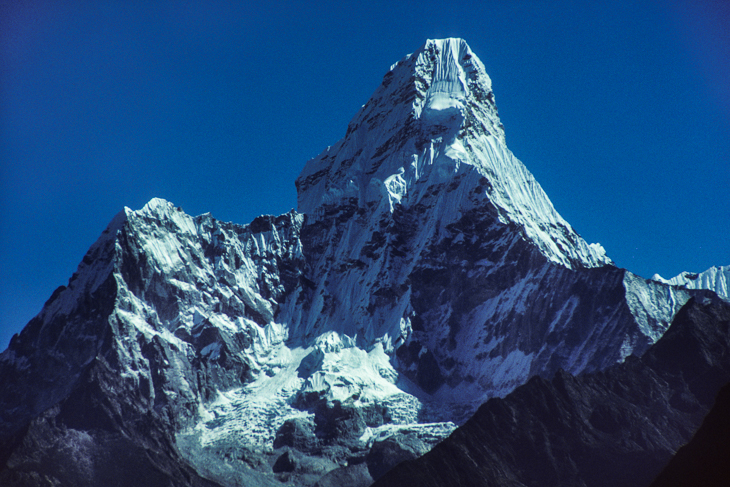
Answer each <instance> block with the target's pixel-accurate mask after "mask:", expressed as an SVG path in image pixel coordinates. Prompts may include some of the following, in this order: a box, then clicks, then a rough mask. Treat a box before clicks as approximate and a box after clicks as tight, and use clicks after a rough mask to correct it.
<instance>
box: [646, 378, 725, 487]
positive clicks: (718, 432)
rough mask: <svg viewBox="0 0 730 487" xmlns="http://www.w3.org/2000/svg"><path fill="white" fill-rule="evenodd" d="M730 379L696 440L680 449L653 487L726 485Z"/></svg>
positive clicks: (695, 436) (710, 486)
mask: <svg viewBox="0 0 730 487" xmlns="http://www.w3.org/2000/svg"><path fill="white" fill-rule="evenodd" d="M728 438H730V383H728V384H726V385H725V386H724V387H723V388H722V389H720V392H719V393H718V394H717V399H716V401H715V404H714V406H712V409H711V410H710V412H709V413H708V414H707V416H706V417H705V420H704V421H703V422H702V426H700V429H699V430H697V433H695V435H694V436H693V437H692V440H691V441H690V442H689V443H687V444H686V445H684V446H683V447H682V448H680V449H679V451H678V452H677V454H676V455H674V457H673V458H672V460H671V461H670V462H669V464H668V465H667V466H666V468H664V470H662V472H661V473H660V474H659V476H658V477H657V478H656V479H655V480H654V482H653V483H652V484H651V487H670V486H677V487H679V486H684V485H702V486H705V487H715V486H716V487H722V486H724V485H727V483H728V479H730V443H729V442H728V441H727V439H728Z"/></svg>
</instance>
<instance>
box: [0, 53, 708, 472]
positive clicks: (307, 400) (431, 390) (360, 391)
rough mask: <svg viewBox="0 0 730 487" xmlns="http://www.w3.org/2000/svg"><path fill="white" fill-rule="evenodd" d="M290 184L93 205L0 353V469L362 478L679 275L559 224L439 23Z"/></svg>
mask: <svg viewBox="0 0 730 487" xmlns="http://www.w3.org/2000/svg"><path fill="white" fill-rule="evenodd" d="M296 185H297V191H298V200H299V212H295V211H292V212H290V213H287V214H284V215H281V216H278V217H274V216H261V217H259V218H256V219H255V220H254V221H253V222H251V223H250V224H248V225H237V224H233V223H225V222H220V221H217V220H216V219H214V218H213V217H212V216H210V215H209V214H205V215H201V216H197V217H191V216H189V215H187V214H185V213H184V212H183V211H182V210H181V209H179V208H175V207H174V205H172V204H171V203H169V202H166V201H163V200H159V199H154V200H152V201H150V202H149V203H148V204H147V205H146V206H145V207H144V208H143V209H142V210H138V211H132V210H129V209H125V210H124V211H122V212H121V213H120V214H119V215H117V217H115V218H114V220H113V221H112V222H111V224H110V225H109V227H108V228H107V229H106V230H105V232H104V233H103V234H102V236H101V238H100V239H99V240H98V241H97V242H96V243H95V244H94V245H93V246H92V247H91V249H90V250H89V252H88V253H87V255H86V256H85V257H84V259H83V261H82V263H81V264H80V265H79V268H78V271H77V272H76V273H75V274H74V275H73V276H72V277H71V279H70V280H69V283H68V286H62V287H60V288H59V289H57V290H56V291H55V292H54V293H53V295H52V296H51V297H50V299H49V300H48V302H47V303H46V305H45V306H44V308H43V310H42V311H41V312H40V314H39V315H38V316H37V317H36V318H34V319H33V320H31V322H30V323H28V325H27V326H26V327H25V329H24V330H23V331H22V332H21V333H20V334H19V335H18V336H16V337H14V338H13V340H12V341H11V343H10V346H9V348H8V349H7V350H6V351H5V352H3V354H2V355H0V468H1V469H2V471H0V481H1V482H4V483H10V484H14V485H45V484H50V485H53V484H54V483H72V484H74V485H98V484H99V483H102V484H103V483H107V482H106V480H107V478H106V477H104V475H112V476H113V477H114V479H115V482H116V485H147V484H149V485H165V482H166V483H167V484H169V485H209V484H211V483H214V484H219V485H238V484H249V483H254V484H259V485H268V484H271V485H281V484H282V483H284V484H290V485H313V484H314V483H315V482H318V481H319V483H320V485H331V484H332V482H339V481H342V482H344V480H343V479H350V480H348V481H347V482H349V483H352V484H353V485H354V484H355V483H358V482H359V483H366V482H369V481H370V480H371V479H372V478H373V477H377V476H379V475H380V474H382V472H383V468H384V465H385V464H384V463H383V462H385V461H386V459H385V458H384V457H378V456H377V452H378V451H379V450H378V448H384V447H385V446H387V445H391V444H390V443H388V441H389V438H394V440H393V441H396V440H398V441H396V443H397V445H398V446H397V451H398V452H399V453H398V455H400V454H404V455H406V454H407V455H410V453H408V452H411V453H413V454H420V453H421V452H422V451H423V450H424V449H428V448H431V447H432V446H433V445H435V444H436V443H437V442H438V441H440V440H441V439H443V438H444V437H446V436H448V434H449V433H451V432H452V431H453V430H454V428H455V427H456V424H460V423H463V422H464V421H465V420H466V419H467V418H468V417H469V416H470V415H471V414H472V413H473V412H474V411H475V410H476V408H477V407H478V406H479V405H480V404H482V403H483V402H484V401H485V400H487V399H489V398H491V397H501V396H504V395H506V394H508V393H509V392H511V391H512V390H513V389H514V388H515V387H517V386H519V385H521V384H523V383H525V382H526V381H527V380H528V379H529V377H531V376H534V375H538V376H541V377H552V376H553V375H554V374H555V373H556V371H558V370H565V371H567V372H569V373H571V374H578V373H581V372H585V371H596V370H601V369H604V368H606V367H609V366H611V365H612V364H614V363H617V362H621V361H623V360H624V359H625V358H626V357H628V356H630V355H631V354H635V355H641V354H642V353H643V352H644V351H646V350H647V349H648V348H649V347H650V346H651V345H652V344H653V343H654V342H655V341H656V340H657V339H659V337H661V336H662V334H663V333H664V331H665V330H666V328H667V327H668V325H669V323H670V321H671V319H672V318H673V316H674V315H675V314H676V312H677V310H679V308H680V307H681V306H682V305H683V304H684V303H685V302H687V300H688V299H690V297H691V296H692V295H693V294H697V293H699V292H700V291H696V290H690V289H686V288H681V287H677V286H672V285H668V284H665V283H660V282H656V281H648V280H644V279H642V278H640V277H638V276H635V275H633V274H631V273H630V272H628V271H626V270H623V269H618V268H616V267H614V266H613V265H612V264H611V262H610V260H609V259H608V258H607V257H606V255H605V252H604V251H603V249H602V248H601V247H600V245H597V244H591V245H589V244H587V243H586V242H585V241H584V240H583V239H582V238H581V237H580V236H579V235H578V234H577V233H575V231H574V230H573V229H572V228H571V227H570V225H569V224H568V223H567V222H565V220H563V219H562V218H561V217H560V215H558V213H557V212H556V211H555V209H554V208H553V206H552V204H551V203H550V201H549V199H548V198H547V196H546V195H545V193H544V192H543V191H542V189H541V188H540V186H539V184H538V183H537V182H536V181H535V179H534V178H533V177H532V175H531V174H530V173H529V171H528V170H527V169H526V168H525V166H524V165H523V164H522V163H521V162H520V161H518V160H517V159H516V158H515V157H514V156H513V155H512V153H511V152H510V151H509V150H508V149H507V147H506V145H505V136H504V131H503V127H502V125H501V123H500V122H499V118H498V116H497V109H496V104H495V98H494V93H493V92H492V88H491V81H490V79H489V77H488V76H487V74H486V72H485V71H484V67H483V65H482V64H481V62H480V61H479V59H478V58H477V57H476V56H475V55H474V53H473V52H471V50H470V49H469V47H468V46H467V45H466V43H465V42H464V41H462V40H459V39H446V40H437V41H428V42H426V44H425V45H424V46H423V47H422V48H421V49H419V50H418V51H416V52H415V53H413V54H411V55H409V56H406V57H405V58H403V59H402V60H401V61H399V62H398V63H396V64H395V65H393V66H392V67H391V69H390V70H389V71H388V73H386V75H385V77H384V78H383V82H382V84H381V86H380V87H379V88H378V89H377V90H376V91H375V93H374V94H373V97H372V98H371V100H370V101H369V102H368V103H367V104H366V105H365V106H363V108H362V109H361V110H360V111H359V113H358V114H357V115H356V116H355V118H354V119H353V121H352V122H351V123H350V125H349V126H348V129H347V132H346V135H345V137H344V138H343V139H342V140H341V141H339V142H338V143H337V144H335V145H334V146H332V147H329V148H328V149H327V150H325V151H324V152H323V153H322V154H321V155H319V156H318V157H317V158H315V159H313V160H311V161H309V162H308V163H307V164H306V166H305V168H304V170H303V171H302V173H301V175H300V177H299V178H298V179H297V182H296ZM374 446H377V448H375V450H373V448H374ZM391 446H393V447H394V448H396V446H394V445H391ZM394 451H395V450H394ZM122 453H124V454H122ZM378 458H381V459H380V460H378ZM387 461H390V459H387ZM115 462H116V463H115ZM110 464H114V465H115V466H114V467H109V465H110ZM114 468H117V469H123V470H124V471H135V472H139V473H140V476H142V477H144V478H143V479H137V478H134V479H132V478H131V477H130V478H129V480H128V479H127V477H125V476H123V475H116V473H115V472H117V470H114ZM162 479H166V480H165V481H163V480H162ZM337 479H339V480H337ZM355 479H358V480H357V482H356V481H355ZM145 482H146V483H145ZM328 482H329V484H328Z"/></svg>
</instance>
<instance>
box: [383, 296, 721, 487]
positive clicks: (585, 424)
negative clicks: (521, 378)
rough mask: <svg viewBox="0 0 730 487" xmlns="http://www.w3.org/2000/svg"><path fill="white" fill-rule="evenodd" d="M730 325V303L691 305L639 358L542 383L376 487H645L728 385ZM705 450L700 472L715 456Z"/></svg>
mask: <svg viewBox="0 0 730 487" xmlns="http://www.w3.org/2000/svg"><path fill="white" fill-rule="evenodd" d="M728 325H730V304H728V303H727V302H724V301H722V300H720V299H719V298H718V297H717V296H716V295H713V294H711V293H707V294H706V295H705V296H703V297H699V298H692V299H691V300H690V301H689V302H688V303H687V304H686V305H685V306H684V307H683V308H682V309H681V310H680V312H679V313H677V316H676V317H675V319H674V321H673V323H672V325H671V327H670V328H669V330H667V332H666V333H665V335H664V336H663V337H662V338H661V339H660V340H659V341H658V342H657V343H656V344H655V345H654V346H652V347H651V348H650V349H649V350H648V351H647V352H646V353H645V354H644V355H643V356H642V357H641V358H635V357H632V358H631V360H627V361H626V362H624V363H622V364H617V365H614V366H612V367H609V368H608V369H606V370H605V371H601V372H595V373H591V374H581V375H578V376H573V375H571V374H568V373H567V372H564V371H559V372H558V373H557V374H556V375H555V376H554V377H553V378H552V380H546V379H543V378H539V377H534V378H532V379H531V380H530V381H528V382H527V383H526V384H525V385H523V386H521V387H519V388H518V389H516V390H515V391H514V392H513V393H511V394H509V395H508V396H507V397H506V398H504V399H499V398H495V399H491V400H489V401H488V402H487V403H486V404H484V405H483V406H482V407H481V408H479V410H478V411H477V413H476V414H475V415H474V416H473V417H472V418H471V419H470V420H469V421H468V422H467V423H466V424H464V425H463V426H462V427H460V428H459V429H457V430H456V431H455V432H454V433H453V434H452V435H451V436H450V437H449V438H448V439H446V440H445V441H443V442H442V443H441V444H439V445H438V446H436V448H434V449H433V450H431V451H430V452H429V453H427V454H426V455H424V456H423V457H421V458H419V459H417V460H411V461H408V462H405V463H402V464H400V465H399V466H397V467H396V468H394V469H393V470H391V471H390V472H388V473H387V474H385V476H384V477H383V478H381V479H380V480H379V481H378V482H376V483H375V484H374V485H375V486H377V487H380V486H383V487H385V486H400V485H414V484H417V485H423V486H431V485H433V486H437V485H438V486H449V485H454V486H461V485H470V486H482V485H484V486H487V485H489V486H513V487H518V486H529V485H540V486H637V487H638V486H647V485H649V484H650V483H651V482H652V480H653V479H654V478H655V477H656V476H657V475H658V474H659V473H660V472H661V470H662V469H663V467H664V466H665V465H666V464H667V461H668V460H669V459H670V458H671V457H672V455H673V454H674V452H675V451H676V450H677V448H679V447H680V446H682V445H683V444H684V443H686V442H687V441H688V440H689V439H690V438H691V436H692V434H693V433H694V431H695V430H696V429H697V427H698V426H699V425H700V422H701V421H702V418H703V416H704V415H705V414H706V413H707V411H708V410H709V409H710V407H711V406H712V405H713V401H714V399H715V396H716V395H717V393H718V391H719V390H720V388H721V387H722V386H723V385H724V384H726V383H727V382H728V381H729V380H730V328H729V326H728ZM719 407H723V406H719ZM715 414H717V413H715ZM713 418H714V420H715V422H716V424H724V423H726V422H727V421H723V420H722V419H720V423H717V420H718V419H719V418H717V416H716V415H715V416H708V420H710V421H712V420H713ZM726 429H727V428H725V430H726ZM700 431H702V430H700ZM700 435H701V433H698V436H700ZM706 435H707V432H705V436H706ZM714 436H715V440H714V443H711V445H713V446H718V445H725V446H723V447H722V448H724V450H723V449H719V450H716V451H717V453H720V452H723V451H724V452H726V451H727V447H726V443H727V438H726V437H722V438H720V437H718V436H717V435H714ZM690 445H691V444H690ZM688 448H689V445H688ZM710 449H711V447H710V448H708V446H705V450H701V451H709V450H710ZM698 453H699V452H698V451H697V450H695V457H694V461H695V465H696V467H695V468H696V470H697V471H699V470H701V469H702V468H698V467H700V466H701V465H704V464H705V461H706V460H707V459H708V458H711V457H702V459H700V458H698V457H697V454H698ZM720 455H722V454H720ZM679 457H680V455H679V454H678V455H677V458H676V459H675V460H679ZM725 457H727V455H725ZM685 458H687V457H686V456H685ZM725 459H727V458H725ZM718 460H719V459H718ZM677 463H678V462H675V461H674V460H673V464H677ZM686 463H687V462H685V465H686ZM715 463H716V464H718V467H720V465H719V463H720V462H715ZM720 468H721V467H720ZM680 469H681V467H676V468H674V469H673V470H671V471H669V470H668V471H667V475H665V476H664V479H663V482H662V483H659V484H658V485H666V484H667V483H668V481H670V482H671V480H675V481H676V480H677V477H676V476H674V472H677V471H678V470H680ZM685 471H687V470H685ZM725 471H727V469H725ZM701 478H703V477H702V476H701V475H698V476H689V475H686V474H685V476H684V477H683V479H684V480H687V482H685V483H682V482H679V483H673V484H672V485H707V484H705V483H703V482H698V481H699V480H700V479H701ZM716 478H717V477H716ZM689 480H692V481H689ZM727 480H728V477H727V476H725V477H724V482H725V483H724V484H722V485H725V484H726V483H727ZM718 485H721V484H718Z"/></svg>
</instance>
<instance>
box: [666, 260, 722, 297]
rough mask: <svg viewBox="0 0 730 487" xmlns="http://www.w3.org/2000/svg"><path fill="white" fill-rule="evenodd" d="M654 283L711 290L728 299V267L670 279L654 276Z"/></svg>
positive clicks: (685, 274)
mask: <svg viewBox="0 0 730 487" xmlns="http://www.w3.org/2000/svg"><path fill="white" fill-rule="evenodd" d="M652 279H653V280H654V281H658V282H663V283H665V284H670V285H672V286H681V287H685V288H687V289H711V290H712V291H715V292H716V293H717V294H718V295H719V296H721V297H724V298H725V299H730V265H726V266H717V267H710V268H709V269H707V270H706V271H704V272H699V273H696V272H682V273H681V274H679V275H678V276H674V277H673V278H671V279H664V278H662V276H660V275H659V274H654V276H653V277H652Z"/></svg>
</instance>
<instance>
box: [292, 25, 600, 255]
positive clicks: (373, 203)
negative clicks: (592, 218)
mask: <svg viewBox="0 0 730 487" xmlns="http://www.w3.org/2000/svg"><path fill="white" fill-rule="evenodd" d="M296 183H297V190H298V204H299V211H300V212H302V213H306V214H307V215H308V217H309V218H313V219H317V220H321V219H323V218H325V217H328V216H332V212H333V209H335V210H336V211H340V210H341V209H342V208H345V207H349V208H350V209H351V213H352V212H354V211H358V212H359V214H360V215H362V214H365V213H367V214H376V215H377V214H382V213H384V212H391V213H392V212H393V211H394V208H395V207H396V206H399V205H400V206H404V207H406V208H412V207H416V206H418V205H421V206H428V207H432V208H433V207H440V210H434V211H435V212H436V213H434V216H433V220H434V224H437V225H448V224H449V223H451V222H452V221H453V219H454V218H458V216H459V215H460V214H462V213H464V212H468V211H470V210H472V209H473V208H474V207H485V208H486V207H488V208H489V211H490V212H493V213H495V214H496V216H497V218H498V219H499V221H500V222H502V223H503V224H508V223H510V224H517V225H518V226H519V227H520V228H521V229H522V234H523V237H524V238H526V239H527V240H530V241H532V242H533V243H534V244H535V245H537V247H538V248H540V250H541V252H542V253H543V254H544V255H545V256H546V257H548V258H549V259H550V260H552V261H554V262H557V263H560V264H562V265H564V266H566V267H571V268H572V267H576V266H578V267H595V266H600V265H605V264H609V263H610V262H611V261H610V259H609V258H608V257H607V256H606V254H605V251H604V250H603V248H602V247H601V246H600V245H597V244H594V245H588V244H587V243H586V242H585V241H584V240H583V239H582V238H581V237H580V236H579V235H577V234H576V233H575V232H574V230H573V229H572V228H571V227H570V225H569V224H568V223H567V222H566V221H565V220H563V218H562V217H561V216H560V215H559V214H558V213H557V211H556V210H555V208H554V207H553V205H552V203H551V202H550V200H549V199H548V197H547V195H546V194H545V192H544V191H543V190H542V188H541V187H540V185H539V184H538V183H537V181H535V179H534V177H533V176H532V174H531V173H530V172H529V171H528V170H527V168H525V166H524V165H523V164H522V163H521V162H520V161H519V160H518V159H517V158H516V157H514V155H513V154H512V153H511V152H510V151H509V149H507V147H506V145H505V138H504V130H503V127H502V124H501V123H500V121H499V116H498V113H497V107H496V104H495V99H494V93H493V92H492V82H491V80H490V78H489V76H488V75H487V73H486V71H485V70H484V66H483V64H482V63H481V61H480V60H479V59H478V58H477V56H476V55H475V54H474V53H473V52H472V51H471V49H470V48H469V46H468V45H467V44H466V42H465V41H463V40H461V39H443V40H429V41H427V42H426V43H425V44H424V45H423V47H421V48H420V49H419V50H418V51H416V52H415V53H413V54H410V55H408V56H406V57H404V58H403V59H401V60H400V61H399V62H398V63H396V64H394V65H393V66H392V67H391V68H390V70H389V71H388V72H387V73H386V75H385V77H384V78H383V82H382V84H381V85H380V87H379V88H378V89H377V90H375V93H374V94H373V95H372V97H371V98H370V100H369V101H368V102H367V103H366V104H365V105H364V106H363V107H362V109H360V111H359V112H358V113H357V114H356V115H355V117H354V118H353V120H352V121H351V122H350V124H349V126H348V129H347V133H346V135H345V137H344V138H343V139H342V140H340V141H339V142H337V143H336V144H335V145H334V146H331V147H328V148H327V150H325V151H324V152H322V153H321V154H320V155H319V156H318V157H316V158H314V159H312V160H311V161H309V162H308V163H307V165H306V166H305V168H304V170H303V171H302V173H301V174H300V176H299V178H298V179H297V182H296ZM452 192H455V193H456V195H457V196H454V195H453V194H452V195H449V197H448V202H447V203H444V204H441V203H439V201H442V200H443V199H444V198H443V197H444V195H446V194H447V193H452Z"/></svg>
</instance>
